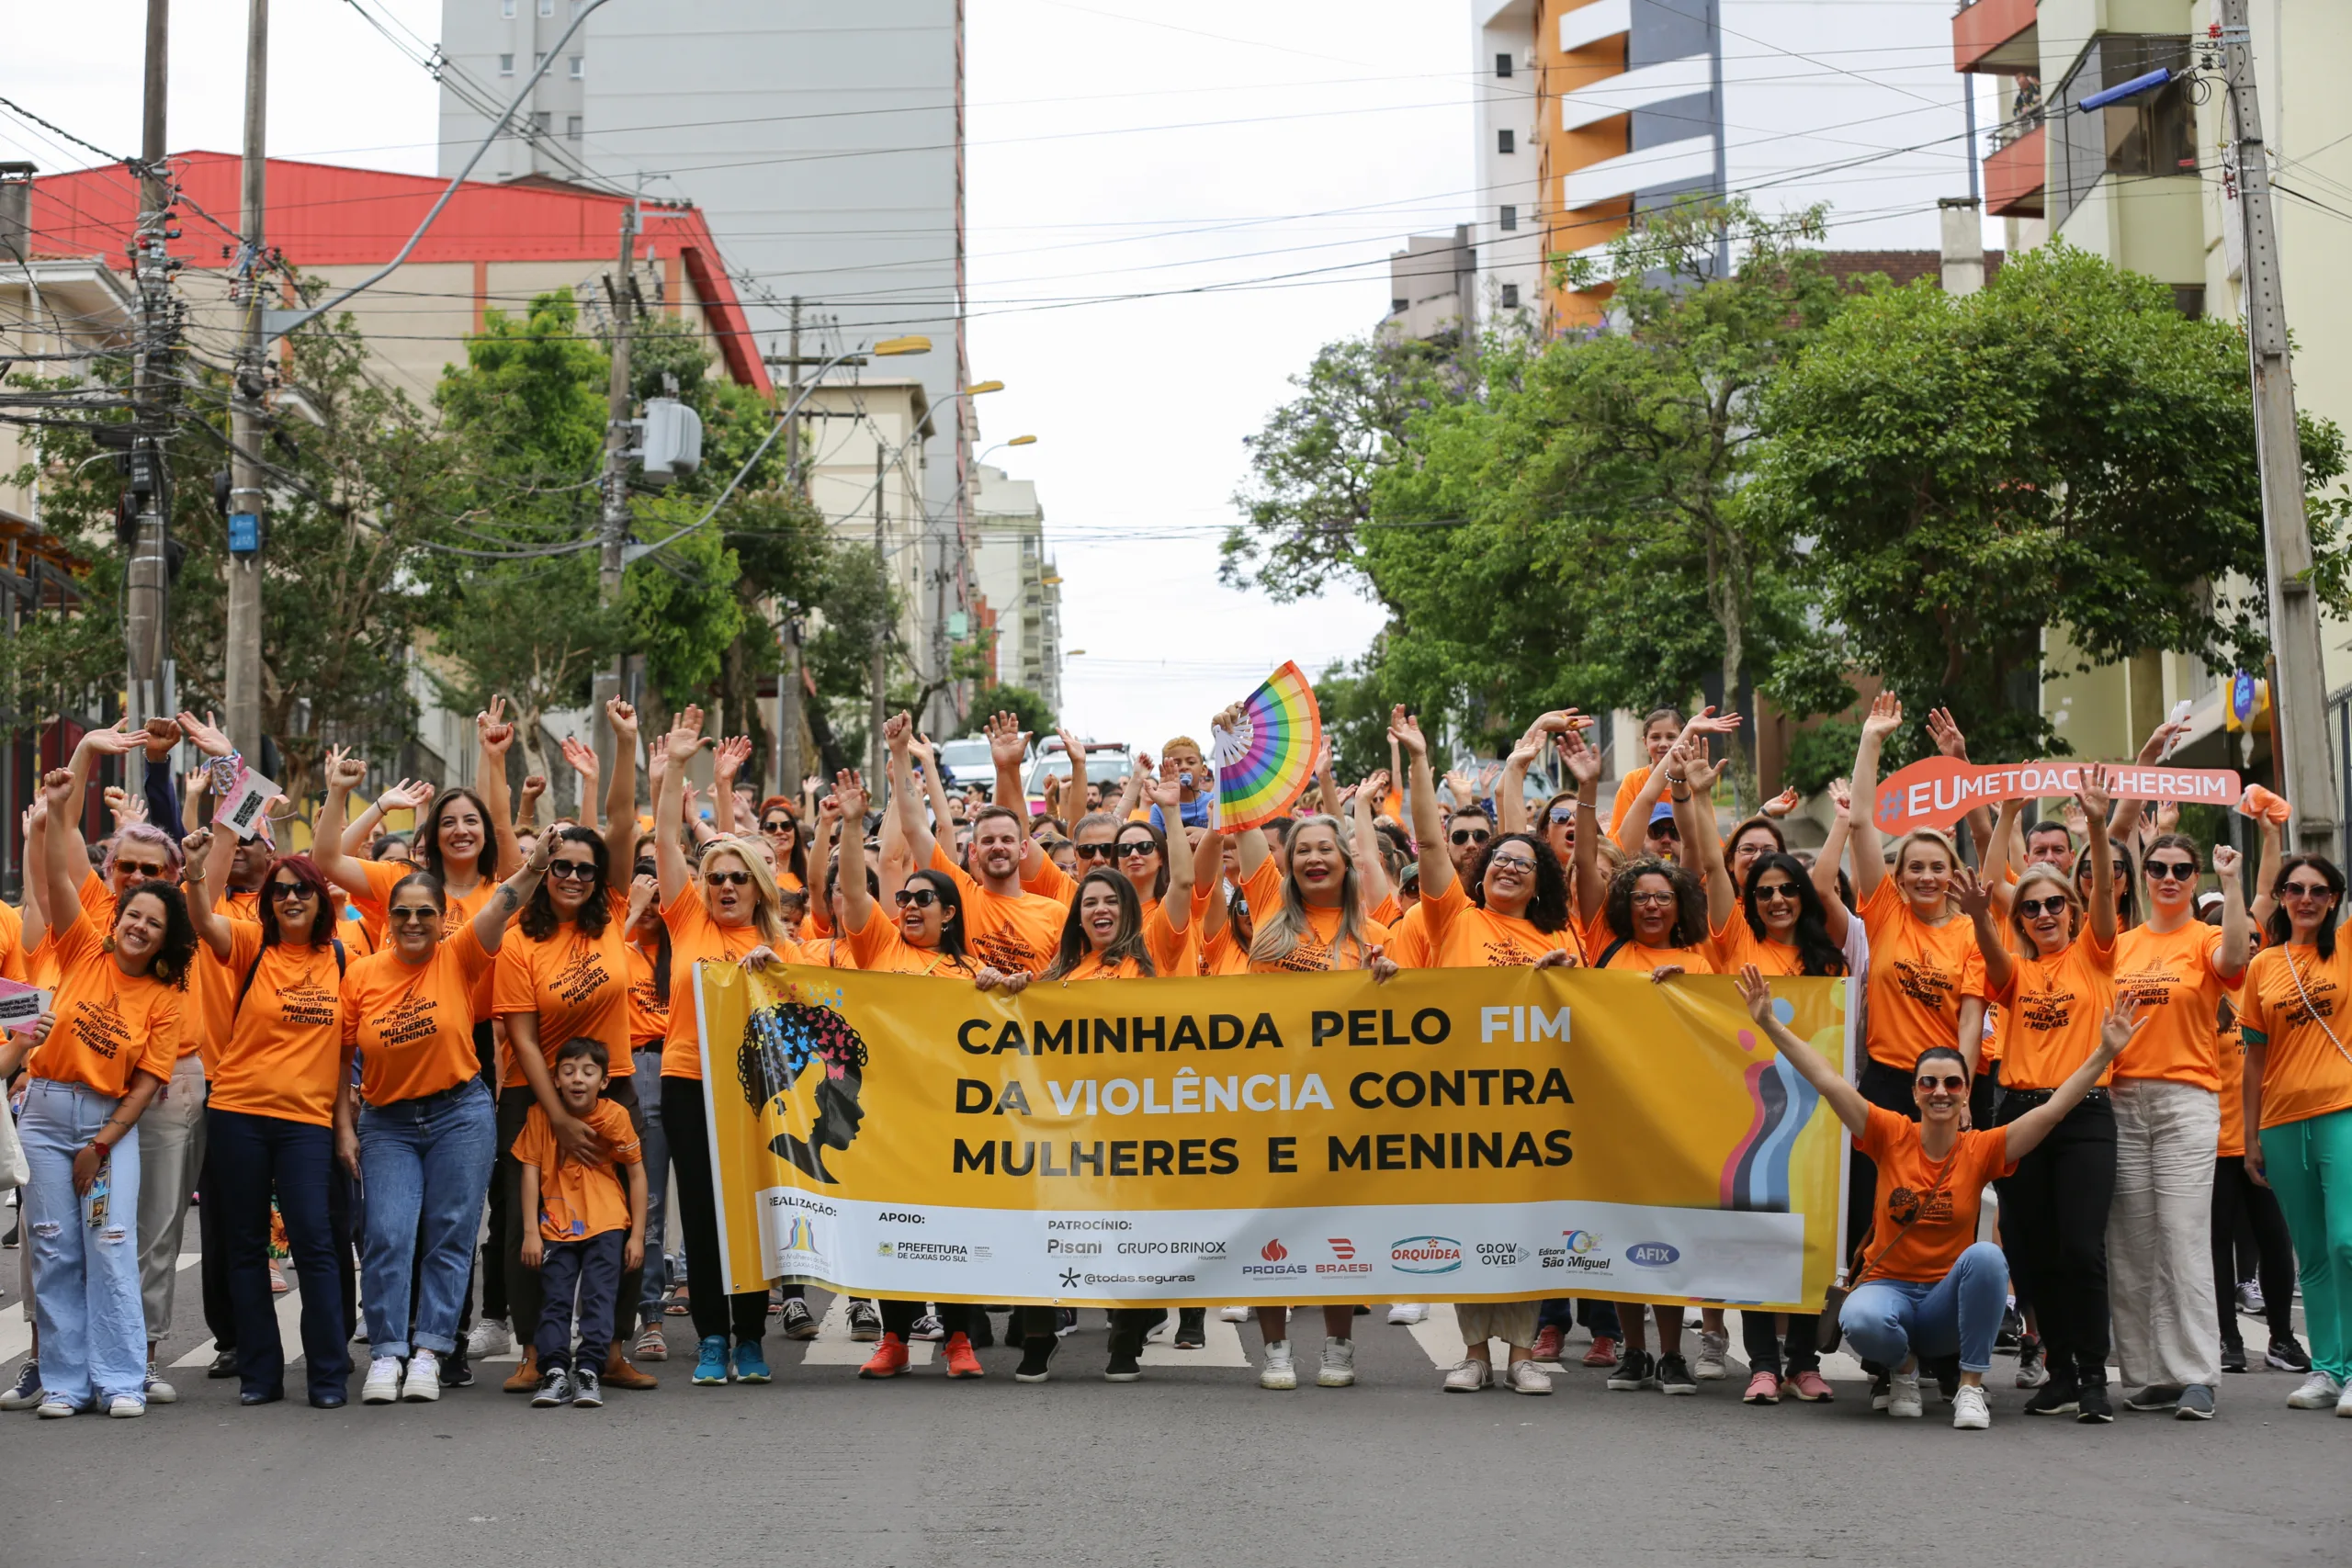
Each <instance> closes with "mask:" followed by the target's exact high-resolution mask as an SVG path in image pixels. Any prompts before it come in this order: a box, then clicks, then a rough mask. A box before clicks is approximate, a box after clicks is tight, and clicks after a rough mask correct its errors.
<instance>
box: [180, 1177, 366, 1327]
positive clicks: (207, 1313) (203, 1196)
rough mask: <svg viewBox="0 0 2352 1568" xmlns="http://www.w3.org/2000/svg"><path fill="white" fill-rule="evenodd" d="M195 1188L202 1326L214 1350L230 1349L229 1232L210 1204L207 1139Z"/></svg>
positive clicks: (214, 1183) (214, 1185) (216, 1180)
mask: <svg viewBox="0 0 2352 1568" xmlns="http://www.w3.org/2000/svg"><path fill="white" fill-rule="evenodd" d="M196 1186H197V1192H198V1202H197V1205H196V1235H197V1245H198V1246H199V1247H202V1248H203V1249H204V1257H203V1258H202V1260H201V1261H199V1262H198V1265H197V1274H198V1279H199V1280H201V1281H202V1284H203V1289H204V1326H205V1327H207V1328H209V1329H210V1330H211V1331H212V1348H214V1349H215V1350H234V1349H235V1348H237V1308H236V1303H235V1302H234V1301H233V1300H232V1297H231V1295H230V1292H229V1232H228V1227H227V1226H226V1225H225V1224H222V1216H223V1214H224V1213H226V1211H225V1210H224V1209H223V1208H222V1207H221V1206H220V1204H218V1203H216V1202H214V1201H213V1197H214V1195H215V1194H216V1193H218V1192H219V1191H220V1170H219V1168H217V1167H216V1166H215V1165H214V1163H213V1159H212V1141H211V1139H210V1138H209V1137H208V1138H207V1139H206V1140H205V1144H204V1168H203V1169H201V1170H199V1171H198V1173H197V1178H196ZM346 1234H348V1233H346ZM346 1337H347V1336H346Z"/></svg>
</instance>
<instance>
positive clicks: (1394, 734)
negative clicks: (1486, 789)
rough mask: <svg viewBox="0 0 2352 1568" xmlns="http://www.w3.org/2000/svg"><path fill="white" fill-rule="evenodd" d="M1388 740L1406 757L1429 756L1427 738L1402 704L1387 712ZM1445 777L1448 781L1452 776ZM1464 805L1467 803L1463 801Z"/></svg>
mask: <svg viewBox="0 0 2352 1568" xmlns="http://www.w3.org/2000/svg"><path fill="white" fill-rule="evenodd" d="M1388 739H1391V740H1394V741H1395V742H1397V745H1398V746H1400V747H1402V748H1404V750H1405V754H1406V755H1407V756H1408V757H1413V758H1422V757H1427V756H1428V755H1429V754H1430V743H1429V739H1428V738H1427V737H1425V736H1423V735H1422V734H1421V727H1420V725H1419V722H1418V721H1416V720H1415V719H1414V717H1413V716H1412V715H1410V714H1408V713H1407V712H1406V711H1405V705H1404V704H1403V703H1398V704H1397V705H1396V706H1395V707H1393V708H1391V709H1389V710H1388ZM1447 776H1448V779H1449V781H1450V780H1451V778H1452V775H1451V774H1449V775H1447ZM1464 804H1465V805H1466V804H1468V803H1467V802H1466V801H1465V802H1464Z"/></svg>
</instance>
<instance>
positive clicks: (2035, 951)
mask: <svg viewBox="0 0 2352 1568" xmlns="http://www.w3.org/2000/svg"><path fill="white" fill-rule="evenodd" d="M2043 882H2046V883H2048V884H2049V885H2050V886H2052V887H2055V888H2056V889H2058V891H2059V892H2061V893H2064V895H2065V896H2066V940H2067V941H2069V942H2072V941H2073V940H2074V939H2075V935H2076V934H2077V933H2078V932H2080V931H2081V930H2082V929H2083V896H2082V895H2081V894H2080V893H2077V892H2076V891H2075V879H2074V878H2073V877H2072V876H2069V875H2068V874H2066V873H2065V872H2064V871H2062V870H2060V869H2059V868H2058V867H2056V866H2054V865H2052V864H2051V863H2049V862H2048V861H2038V862H2036V863H2034V864H2032V865H2030V866H2028V867H2026V869H2025V874H2024V875H2022V876H2020V877H2018V885H2017V886H2016V887H2015V888H2014V889H2012V890H2011V893H2010V897H2009V929H2010V930H2011V931H2015V932H2017V933H2018V955H2019V956H2020V957H2024V958H2039V957H2041V944H2040V943H2038V942H2035V941H2034V940H2033V937H2032V934H2031V933H2030V932H2029V931H2027V930H2026V927H2025V916H2024V915H2023V914H2022V913H2021V912H2020V911H2019V910H2018V905H2020V904H2022V903H2024V902H2025V899H2026V890H2027V889H2028V888H2030V887H2032V886H2034V885H2036V884H2037V883H2043Z"/></svg>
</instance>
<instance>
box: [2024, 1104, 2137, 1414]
mask: <svg viewBox="0 0 2352 1568" xmlns="http://www.w3.org/2000/svg"><path fill="white" fill-rule="evenodd" d="M2092 1093H2094V1094H2096V1095H2098V1098H2097V1099H2095V1100H2084V1101H2083V1102H2082V1103H2081V1104H2079V1105H2077V1106H2075V1109H2074V1110H2072V1111H2068V1112H2067V1113H2066V1119H2065V1120H2064V1121H2063V1122H2059V1123H2058V1125H2057V1126H2056V1127H2055V1128H2053V1129H2052V1132H2051V1134H2050V1136H2048V1137H2047V1138H2044V1139H2043V1140H2042V1141H2041V1146H2040V1147H2038V1148H2036V1149H2035V1150H2034V1151H2033V1152H2032V1153H2031V1154H2030V1155H2028V1156H2025V1158H2023V1159H2021V1160H2019V1161H2018V1168H2017V1174H2016V1175H2014V1176H2008V1177H2004V1178H2002V1179H2000V1180H1998V1181H1996V1182H1995V1183H1994V1186H1995V1188H1996V1190H1998V1191H1999V1192H2000V1195H2001V1236H2002V1239H2003V1241H2004V1243H2005V1244H2006V1245H2005V1246H2004V1248H2003V1250H2004V1251H2005V1252H2006V1253H2007V1255H2008V1259H2009V1271H2010V1273H2011V1275H2012V1276H2013V1277H2014V1278H2015V1279H2016V1280H2017V1281H2018V1287H2019V1289H2018V1299H2019V1300H2023V1299H2025V1298H2026V1297H2027V1296H2029V1295H2030V1296H2031V1298H2032V1300H2033V1304H2034V1308H2035V1311H2036V1314H2037V1320H2038V1321H2039V1322H2040V1324H2041V1340H2042V1344H2043V1346H2044V1347H2045V1348H2047V1350H2048V1353H2049V1357H2050V1373H2051V1376H2052V1377H2053V1378H2056V1377H2065V1376H2072V1377H2073V1378H2074V1379H2075V1382H2077V1383H2104V1382H2106V1381H2107V1352H2108V1345H2109V1330H2108V1317H2107V1212H2108V1210H2109V1207H2111V1206H2112V1205H2113V1203H2114V1201H2115V1108H2114V1106H2113V1105H2112V1104H2110V1103H2109V1101H2108V1099H2107V1097H2106V1095H2105V1094H2104V1093H2103V1092H2102V1091H2099V1090H2097V1089H2094V1090H2093V1091H2092ZM2041 1099H2042V1097H2041V1096H2039V1095H2033V1096H2022V1095H2019V1094H2017V1093H2015V1092H2012V1093H2008V1094H2005V1095H2004V1096H2003V1097H2002V1100H2001V1111H2000V1125H2002V1126H2007V1125H2008V1123H2010V1122H2014V1121H2016V1120H2017V1119H2018V1117H2020V1116H2023V1115H2024V1114H2026V1112H2028V1111H2031V1110H2032V1109H2033V1108H2034V1107H2035V1106H2036V1105H2039V1104H2040V1103H2041Z"/></svg>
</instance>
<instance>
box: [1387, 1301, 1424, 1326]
mask: <svg viewBox="0 0 2352 1568" xmlns="http://www.w3.org/2000/svg"><path fill="white" fill-rule="evenodd" d="M1429 1320H1430V1309H1429V1307H1428V1305H1427V1303H1422V1302H1398V1303H1397V1304H1396V1305H1394V1306H1392V1307H1390V1308H1389V1309H1388V1321H1389V1322H1391V1323H1393V1324H1395V1325H1397V1327H1399V1328H1410V1327H1411V1326H1412V1325H1415V1324H1417V1323H1427V1322H1428V1321H1429Z"/></svg>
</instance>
